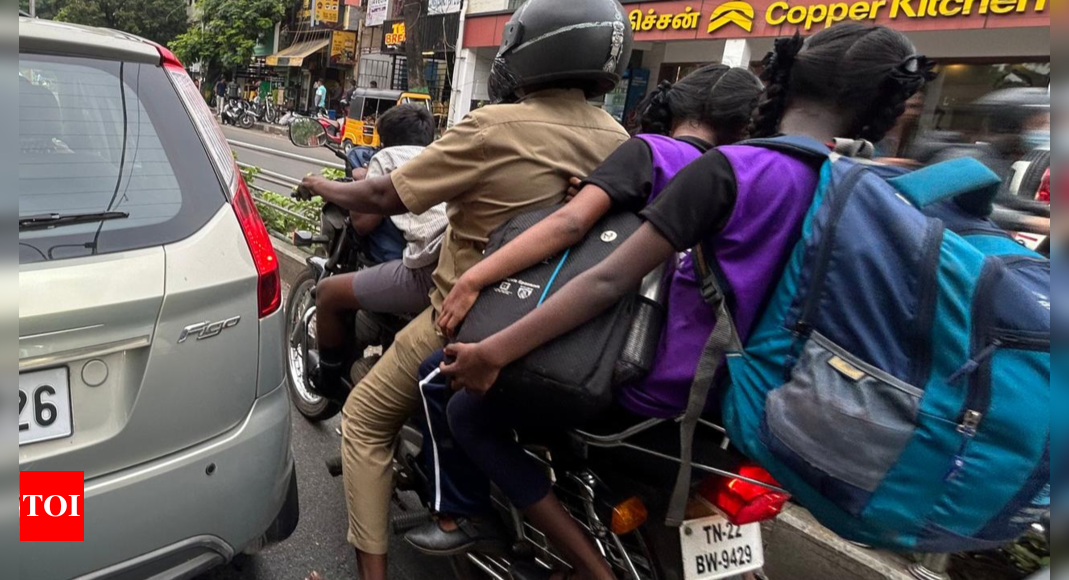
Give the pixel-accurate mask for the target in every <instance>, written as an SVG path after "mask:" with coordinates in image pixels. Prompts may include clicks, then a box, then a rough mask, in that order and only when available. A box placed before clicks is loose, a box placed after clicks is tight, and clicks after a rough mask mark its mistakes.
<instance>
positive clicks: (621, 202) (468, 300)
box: [407, 65, 763, 580]
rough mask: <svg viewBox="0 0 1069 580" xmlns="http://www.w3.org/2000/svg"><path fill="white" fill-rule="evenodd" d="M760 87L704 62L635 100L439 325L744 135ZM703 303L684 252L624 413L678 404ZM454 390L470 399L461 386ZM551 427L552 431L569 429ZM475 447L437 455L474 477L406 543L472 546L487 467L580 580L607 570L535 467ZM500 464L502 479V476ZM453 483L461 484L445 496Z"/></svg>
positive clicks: (461, 434) (486, 515)
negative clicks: (626, 120)
mask: <svg viewBox="0 0 1069 580" xmlns="http://www.w3.org/2000/svg"><path fill="white" fill-rule="evenodd" d="M762 90H763V86H762V84H761V81H760V80H759V79H758V78H757V77H756V76H755V75H754V74H753V73H751V72H750V71H748V70H746V69H740V68H729V67H727V66H724V65H710V66H706V67H703V68H701V69H699V70H697V71H695V72H694V73H692V74H690V75H688V76H687V77H686V78H684V79H683V80H681V81H680V82H678V83H676V84H675V85H673V84H671V83H667V82H666V83H662V84H661V86H659V87H658V88H657V89H656V91H655V92H654V93H653V94H652V95H651V96H650V97H649V98H648V99H647V100H646V101H645V102H644V103H643V104H642V105H641V106H640V110H641V111H642V115H641V133H640V134H639V135H638V136H637V137H635V138H633V139H631V140H630V141H628V142H626V143H624V144H623V145H622V146H621V147H620V148H619V149H617V151H616V152H615V153H613V155H612V156H610V157H609V159H608V160H606V161H605V162H604V163H603V164H602V165H601V166H600V167H599V168H598V169H597V170H595V171H594V172H593V174H591V175H590V176H589V177H587V178H586V180H584V181H582V182H581V183H580V184H578V185H577V187H578V188H579V191H578V193H577V194H576V196H575V198H574V199H573V200H572V201H571V202H569V203H568V204H567V205H565V206H564V207H562V208H561V209H560V210H558V211H557V212H556V213H554V214H553V215H551V216H550V217H548V218H546V219H545V220H543V221H542V222H540V223H539V224H537V225H535V226H534V227H532V228H531V229H529V230H527V231H526V232H524V233H523V235H521V236H520V237H518V238H517V239H516V240H514V241H512V242H511V243H509V244H508V245H506V246H504V247H503V248H501V249H500V250H498V251H496V252H494V253H493V254H491V255H490V256H488V257H487V258H485V259H484V260H483V261H482V262H480V263H479V264H478V265H476V266H475V267H473V268H472V269H471V270H469V271H468V272H467V273H465V274H464V275H463V276H462V277H461V278H460V280H459V282H458V283H457V285H456V286H455V287H454V288H453V290H452V292H450V294H449V296H448V297H447V298H446V300H445V304H444V306H443V308H442V314H441V316H440V317H439V318H438V324H439V326H440V328H441V329H442V331H443V332H444V333H445V334H446V335H447V336H450V337H451V336H453V333H454V332H455V330H456V328H457V327H458V326H459V325H460V323H461V322H462V321H463V319H464V318H465V317H466V316H467V314H468V312H469V310H470V309H471V307H472V305H473V304H474V303H475V301H476V299H477V298H478V296H479V293H480V292H481V291H482V290H483V288H485V287H487V286H490V285H492V284H496V283H498V282H500V281H501V280H504V279H506V278H508V277H509V276H512V275H515V274H516V273H518V272H521V271H523V270H526V269H527V268H529V267H531V266H534V265H536V264H538V263H541V262H542V261H544V260H545V259H546V257H547V256H552V255H554V254H557V253H559V252H561V251H563V250H565V249H567V248H569V247H571V246H573V245H575V244H576V243H578V242H580V241H581V240H582V239H583V238H584V237H585V236H586V234H587V232H588V231H589V230H590V229H592V228H593V227H594V225H595V224H596V223H597V222H598V221H600V220H601V218H602V217H604V216H605V215H606V214H607V213H609V212H610V211H629V212H639V211H641V210H642V209H643V208H645V207H646V206H647V205H648V204H649V203H650V202H651V201H652V200H653V199H655V198H656V197H657V196H658V194H660V192H661V190H663V189H664V187H665V186H666V185H667V184H668V182H669V181H671V179H672V178H673V177H674V176H675V174H676V173H678V172H679V171H680V170H681V169H682V168H683V167H685V166H686V165H688V164H689V163H691V162H693V161H695V160H697V159H698V158H699V157H701V156H702V154H703V153H705V152H707V151H709V150H711V149H712V148H713V147H714V146H717V145H730V144H733V143H736V142H738V141H739V140H740V139H742V138H743V137H744V136H745V135H746V132H747V129H748V126H749V123H750V118H751V115H752V113H753V109H754V107H755V106H756V105H757V102H758V98H759V97H760V94H761V91H762ZM668 258H669V256H665V258H664V260H662V263H664V262H667V261H668ZM707 311H708V308H707V307H705V304H704V302H703V301H702V298H701V293H700V286H699V283H698V281H697V280H696V276H695V274H694V271H693V265H692V264H690V263H689V258H688V259H687V261H686V263H685V264H682V265H681V266H680V267H679V268H677V269H676V271H675V272H674V275H673V278H672V279H671V280H670V288H669V297H668V320H669V325H671V326H672V327H673V329H672V331H670V332H668V333H666V335H665V340H664V341H663V343H662V345H661V351H660V355H661V356H659V357H658V361H657V364H656V366H655V369H654V370H653V372H652V373H651V374H650V376H649V377H648V378H647V379H646V380H645V381H644V382H643V383H642V384H639V385H634V386H633V387H631V388H629V389H627V390H626V391H625V392H624V393H621V396H620V397H619V402H620V404H621V406H622V407H623V408H624V409H625V410H626V411H625V412H627V413H632V414H638V415H641V416H644V417H659V418H660V417H670V416H673V415H675V414H677V413H678V412H679V410H680V409H682V408H684V407H685V405H686V389H687V387H688V386H689V384H690V380H691V379H690V377H689V376H687V375H688V374H692V373H693V371H694V369H695V368H696V366H697V361H698V358H699V356H700V354H701V348H702V345H703V344H704V342H705V339H706V338H707V337H708V335H709V333H710V332H711V331H712V328H713V319H712V318H713V317H712V316H711V313H709V312H707ZM676 330H678V331H676ZM432 358H434V357H432ZM681 360H682V366H681V363H680V361H681ZM441 361H442V356H441V355H439V356H438V357H437V358H436V359H434V362H433V363H432V364H429V365H424V367H425V369H429V370H433V369H435V368H437V366H438V364H439V363H440V362H441ZM688 366H689V369H688V368H687V367H688ZM428 373H429V371H428V372H425V373H421V374H423V375H425V374H428ZM443 379H444V377H443ZM421 391H422V394H423V396H424V398H425V403H426V404H427V408H428V414H430V415H434V414H438V415H443V414H444V409H445V405H444V400H446V399H448V395H449V394H451V391H450V390H449V389H448V388H446V386H445V385H444V384H442V381H439V382H438V383H435V382H433V381H432V382H430V383H426V382H425V383H424V385H423V387H422V389H421ZM460 397H461V398H462V399H463V398H465V396H464V395H460ZM472 402H475V401H474V400H473V401H472ZM435 408H437V409H440V411H439V412H438V413H435V412H434V411H432V410H431V409H435ZM498 416H499V417H500V418H502V419H503V420H504V421H509V420H510V419H509V418H510V414H509V413H501V414H498ZM432 421H434V419H433V418H432ZM444 421H445V420H444V417H442V422H443V423H444ZM503 424H504V423H503ZM453 425H456V426H457V427H458V431H457V432H454V434H453V435H454V436H455V437H456V438H457V439H458V440H462V441H470V440H472V439H478V438H479V437H481V435H480V434H481V433H482V432H483V429H481V428H475V429H472V428H470V427H473V426H475V424H474V423H467V422H463V423H453ZM447 427H448V426H447V425H444V424H442V425H434V426H433V429H432V430H431V431H432V433H433V434H434V435H435V436H437V438H439V439H440V438H441V437H442V436H443V435H444V434H445V433H444V432H445V431H447V430H448V429H447ZM550 427H551V428H552V429H558V428H562V427H564V426H563V425H551V426H550ZM449 447H450V446H449V445H446V444H444V443H439V444H438V451H439V452H442V453H446V452H447V451H443V450H446V449H448V448H449ZM470 455H472V456H475V457H477V458H476V459H475V463H476V464H477V466H473V467H471V468H468V467H467V465H468V464H467V462H466V461H465V459H466V458H463V457H461V458H457V459H453V458H449V459H448V460H445V461H439V462H438V463H439V464H440V465H441V468H440V469H439V471H442V473H443V475H444V479H446V480H450V481H456V480H460V479H469V480H470V479H471V476H472V475H473V474H474V476H475V479H476V480H474V481H467V482H465V483H464V484H462V485H455V486H454V485H450V486H445V488H446V489H448V490H449V491H450V493H443V496H445V495H448V496H453V497H442V498H439V499H440V501H439V502H438V503H440V504H441V505H442V506H443V508H442V509H443V510H444V511H446V512H449V515H450V516H452V517H451V518H442V520H441V521H439V522H438V523H434V524H430V525H428V526H427V527H425V528H422V529H420V530H416V531H415V532H413V533H411V534H409V535H408V538H407V539H408V541H409V543H410V544H412V545H413V546H415V547H416V548H417V549H421V550H422V551H424V552H427V553H431V554H443V553H450V552H455V551H458V550H462V549H464V548H466V547H469V546H470V545H472V544H473V543H477V542H478V541H479V537H480V535H481V532H480V531H479V528H480V525H481V526H482V527H483V528H485V523H484V522H485V520H487V519H490V518H492V506H491V504H490V495H489V483H488V482H487V481H486V477H485V475H482V474H481V473H480V472H485V474H486V475H489V476H491V478H492V479H494V480H495V483H497V484H498V486H499V487H501V488H502V489H504V490H505V492H506V493H507V494H508V495H509V497H510V499H511V500H512V501H513V503H514V504H515V505H516V506H517V507H519V508H520V509H525V510H526V509H528V508H531V507H534V508H535V509H536V510H537V511H538V512H539V513H549V514H552V515H553V516H555V517H551V518H549V520H550V521H549V522H548V525H547V526H545V528H546V529H545V531H547V532H549V535H550V536H551V538H552V539H553V540H554V544H555V545H558V546H574V547H576V552H575V553H574V561H573V565H574V566H575V568H576V569H577V570H580V571H581V572H579V574H578V575H577V578H589V579H592V580H609V579H610V578H611V577H612V576H611V572H610V571H609V567H608V564H607V563H606V562H605V560H604V559H603V558H602V557H601V556H600V555H599V554H598V553H597V552H596V551H595V550H594V548H593V546H592V545H589V542H588V541H585V540H583V534H582V532H581V530H580V529H579V527H578V526H577V525H576V524H575V522H574V521H571V519H570V518H568V517H567V516H566V515H563V513H564V512H563V511H562V510H559V509H551V508H555V507H557V506H558V505H559V504H557V503H556V499H555V498H553V497H552V496H551V494H550V482H549V480H548V479H547V478H546V476H545V474H544V472H543V471H542V470H540V469H539V468H538V466H531V465H530V464H527V463H526V462H523V463H520V464H519V466H518V467H516V468H515V469H513V468H512V467H505V471H504V472H502V471H500V470H495V471H492V470H490V469H488V467H487V464H490V465H493V464H494V463H495V462H496V457H497V455H498V454H497V453H496V452H495V451H493V450H475V449H470ZM514 465H515V464H514ZM479 467H482V468H483V469H481V470H480V469H479ZM501 473H505V474H507V476H506V477H504V478H502V477H498V475H499V474H501ZM480 480H481V481H480ZM453 490H458V491H459V493H451V492H452V491H453ZM444 491H445V490H443V492H444ZM461 495H463V496H470V497H460V496H461ZM460 516H464V517H466V518H468V519H467V520H466V521H465V520H460V521H459V522H458V521H457V520H456V519H455V518H459V517H460ZM561 516H563V517H561ZM480 517H482V519H481V520H480V519H479V518H480ZM543 521H544V520H543ZM473 522H474V524H473ZM458 523H459V525H458ZM535 523H539V522H537V521H536V522H535ZM579 547H582V549H578V548H579Z"/></svg>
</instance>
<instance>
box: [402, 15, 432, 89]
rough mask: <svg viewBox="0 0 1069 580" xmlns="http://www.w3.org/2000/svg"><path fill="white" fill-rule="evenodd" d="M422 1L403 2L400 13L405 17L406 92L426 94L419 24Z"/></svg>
mask: <svg viewBox="0 0 1069 580" xmlns="http://www.w3.org/2000/svg"><path fill="white" fill-rule="evenodd" d="M423 4H424V1H423V0H404V4H403V5H402V6H403V8H402V13H403V14H404V16H405V58H406V60H407V61H408V90H410V91H413V92H427V79H426V75H425V74H424V72H423V43H422V42H421V40H422V36H421V35H420V24H421V23H422V18H421V17H422V15H423Z"/></svg>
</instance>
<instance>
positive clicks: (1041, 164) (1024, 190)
mask: <svg viewBox="0 0 1069 580" xmlns="http://www.w3.org/2000/svg"><path fill="white" fill-rule="evenodd" d="M1025 161H1030V162H1031V163H1030V164H1029V166H1028V170H1027V171H1026V172H1025V174H1024V179H1022V180H1021V188H1020V189H1019V190H1018V191H1017V195H1018V197H1022V198H1025V199H1030V200H1035V199H1036V194H1038V193H1039V187H1040V186H1041V185H1043V176H1044V175H1046V173H1047V170H1048V169H1050V151H1033V152H1032V153H1030V154H1029V155H1028V157H1026V158H1025Z"/></svg>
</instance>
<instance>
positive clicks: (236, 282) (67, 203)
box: [3, 18, 298, 580]
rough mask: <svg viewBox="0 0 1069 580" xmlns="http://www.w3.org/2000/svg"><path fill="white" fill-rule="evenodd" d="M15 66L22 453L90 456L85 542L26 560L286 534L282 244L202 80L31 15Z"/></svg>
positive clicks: (69, 461)
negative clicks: (264, 218)
mask: <svg viewBox="0 0 1069 580" xmlns="http://www.w3.org/2000/svg"><path fill="white" fill-rule="evenodd" d="M18 66H19V101H18V103H19V148H20V149H19V158H18V164H19V182H18V200H19V356H18V360H19V377H18V379H19V406H20V409H19V422H18V425H19V445H18V462H19V468H20V471H23V472H25V471H74V472H84V480H85V500H84V517H85V541H84V542H81V543H22V544H19V546H18V548H17V550H18V552H19V560H18V574H17V575H15V577H17V578H21V579H22V580H70V579H90V578H91V579H106V578H130V579H140V578H167V579H178V578H192V577H194V576H196V575H198V574H200V573H202V572H204V571H205V570H207V569H209V568H212V567H214V566H217V565H220V564H224V563H227V562H229V561H230V560H231V559H232V558H233V557H234V556H236V555H238V554H240V553H242V552H252V551H255V550H258V549H259V548H261V547H262V546H263V545H265V543H268V542H273V541H278V540H282V539H284V538H286V537H288V536H289V535H290V534H291V533H292V532H293V530H294V528H295V527H296V525H297V517H298V506H297V484H296V477H295V473H294V462H293V456H292V454H291V451H290V402H289V398H288V395H287V389H286V388H284V387H285V381H286V380H287V379H286V371H285V368H284V355H283V342H284V340H283V317H282V313H281V311H280V306H281V302H282V287H281V281H280V277H279V267H278V260H277V258H276V256H275V253H274V250H273V248H272V246H271V241H270V238H269V237H268V234H267V230H266V229H265V228H264V225H263V223H262V222H261V221H260V218H259V216H258V215H257V213H256V210H255V208H254V207H253V204H252V199H251V197H250V196H249V192H248V190H247V189H246V187H245V185H244V183H243V182H242V180H241V179H240V176H239V174H238V172H237V170H236V168H235V165H234V159H233V157H232V155H231V152H230V149H229V147H228V146H227V143H226V140H225V138H224V137H223V136H222V134H221V132H220V130H219V128H218V126H217V125H216V124H215V121H214V119H213V117H212V115H211V112H210V111H209V110H208V108H207V106H206V105H205V103H204V100H203V98H202V97H201V96H200V94H199V91H198V89H197V87H196V86H195V85H194V83H193V81H192V80H191V79H190V77H189V76H188V75H187V74H186V71H185V70H183V68H182V65H181V64H180V63H179V62H178V61H177V59H175V58H174V56H173V55H172V54H170V52H168V51H167V50H166V49H163V48H162V47H159V46H157V45H154V44H152V43H149V42H147V41H144V40H141V39H138V38H134V37H131V36H128V35H124V34H121V33H118V32H113V31H106V30H97V29H91V28H84V27H77V26H72V25H67V24H59V23H52V22H46V21H40V20H30V19H26V18H21V19H20V20H19V63H18ZM12 571H13V570H11V569H6V570H4V571H3V572H4V576H5V577H10V576H8V575H7V574H8V573H10V572H12Z"/></svg>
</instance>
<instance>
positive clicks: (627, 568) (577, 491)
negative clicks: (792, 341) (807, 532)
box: [328, 420, 790, 580]
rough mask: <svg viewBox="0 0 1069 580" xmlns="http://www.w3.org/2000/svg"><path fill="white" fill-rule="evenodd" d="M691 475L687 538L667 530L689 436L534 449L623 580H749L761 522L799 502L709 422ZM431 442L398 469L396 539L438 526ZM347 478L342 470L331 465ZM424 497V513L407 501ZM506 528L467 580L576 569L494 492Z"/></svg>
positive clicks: (475, 557)
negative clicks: (425, 453)
mask: <svg viewBox="0 0 1069 580" xmlns="http://www.w3.org/2000/svg"><path fill="white" fill-rule="evenodd" d="M696 443H697V445H696V446H695V449H696V455H695V458H694V461H693V464H692V465H693V469H694V472H695V473H696V474H699V475H698V477H697V479H696V480H695V484H696V485H695V486H694V488H693V489H695V490H697V491H696V492H695V493H694V494H693V496H692V497H691V499H690V502H689V506H688V509H687V513H686V519H687V521H686V522H685V523H684V524H683V526H682V527H679V528H676V527H670V526H668V525H666V524H665V519H666V514H667V510H668V496H669V495H670V493H671V491H670V490H672V489H673V488H674V486H675V476H676V474H677V472H678V469H679V465H680V460H679V459H677V458H676V456H677V455H678V445H679V427H678V424H677V423H675V422H674V421H670V420H669V421H660V420H650V421H646V422H644V423H642V424H639V425H634V426H631V427H629V428H626V429H619V428H618V429H611V428H603V429H600V430H590V431H574V432H572V433H570V434H569V435H568V437H567V438H566V441H565V442H563V443H557V444H554V445H545V444H537V445H536V444H533V443H531V444H528V445H527V450H528V453H529V454H531V456H532V457H534V458H536V459H537V460H538V461H540V462H541V463H542V464H543V465H544V466H545V469H546V471H547V473H548V474H549V475H550V479H551V481H553V482H554V484H553V486H554V491H555V493H556V495H557V497H559V498H560V499H561V502H562V503H563V504H564V506H565V508H566V509H567V510H568V512H569V513H570V514H571V515H572V517H574V518H575V520H576V521H577V522H579V523H580V525H581V526H582V527H583V529H584V530H585V531H586V532H587V533H588V534H589V537H590V538H591V540H593V542H594V543H595V545H596V547H597V548H598V550H599V551H600V552H601V553H602V554H603V555H604V556H605V557H606V559H607V560H608V562H609V563H610V565H611V566H612V568H613V572H614V574H615V575H616V577H617V578H620V579H622V580H684V579H686V578H702V579H717V580H751V579H753V578H755V576H753V574H756V573H759V571H760V570H761V568H763V566H764V547H763V542H762V531H761V522H764V521H770V520H773V519H775V518H776V517H777V516H778V515H779V513H780V512H781V510H782V509H783V508H784V507H785V505H786V503H787V502H788V500H789V499H790V496H789V495H788V494H787V493H786V492H784V491H783V490H781V489H779V488H778V487H777V486H776V485H775V484H774V483H772V482H773V480H772V478H771V476H769V475H768V473H767V472H765V471H764V470H761V469H759V468H757V467H755V466H753V465H752V464H750V463H749V462H747V461H746V460H745V459H744V458H743V457H742V456H741V455H740V454H738V453H737V452H735V451H734V450H732V448H731V445H730V441H729V440H728V438H727V434H726V433H725V432H724V430H723V429H722V428H720V427H719V426H716V425H714V424H712V423H708V422H703V424H702V429H699V438H698V440H697V441H696ZM422 447H423V435H422V434H421V431H420V430H419V429H418V428H417V427H416V426H415V425H412V424H410V425H408V426H406V427H405V428H404V429H403V431H402V434H401V437H400V441H399V443H398V445H397V450H396V453H395V458H394V471H395V474H396V481H397V489H398V490H399V491H398V493H396V494H395V496H394V504H395V505H394V507H395V509H394V510H393V513H394V516H393V517H392V520H391V525H392V528H393V532H394V533H395V534H404V533H406V532H408V531H410V530H412V529H415V528H416V527H419V526H421V525H424V524H426V523H428V522H430V521H432V509H433V503H431V502H432V501H433V493H431V491H430V490H431V489H433V486H434V485H435V481H434V478H433V476H432V475H431V473H429V471H430V466H429V465H427V464H425V462H424V461H425V460H424V458H423V457H421V455H420V453H421V449H422ZM328 467H331V471H332V473H333V474H334V475H340V464H336V465H330V464H328ZM411 493H415V494H416V495H417V496H418V497H419V498H420V500H421V502H420V505H419V506H418V507H415V508H414V507H412V502H411V501H409V500H408V499H407V498H406V494H407V495H410V494H411ZM493 501H494V505H495V507H496V509H497V511H498V515H499V516H500V518H501V520H502V521H503V522H505V524H506V527H507V528H508V535H507V536H506V537H503V538H501V540H500V542H498V544H497V546H496V547H486V546H482V545H481V546H480V548H478V549H476V550H473V551H470V552H468V553H464V554H460V555H456V556H453V557H451V564H452V567H453V570H454V572H455V573H456V575H457V578H458V579H459V580H476V579H490V580H507V579H508V578H509V572H508V571H509V568H510V567H511V565H512V563H513V562H515V561H518V560H524V561H529V562H530V561H533V562H535V563H538V564H540V565H542V566H544V567H546V568H550V567H556V568H559V569H566V565H565V561H564V559H563V557H562V556H561V555H560V553H559V551H558V550H557V549H556V548H555V547H553V546H552V545H550V544H549V543H548V542H547V540H546V538H545V536H544V535H543V534H541V533H540V532H539V531H538V530H536V529H535V528H534V527H533V526H531V525H530V524H529V523H528V522H527V521H526V520H525V519H524V516H523V514H522V513H521V512H520V510H518V509H517V508H515V507H514V506H512V505H511V504H510V503H509V501H508V499H507V498H505V497H504V496H503V495H502V494H500V493H497V492H496V491H495V494H494V497H493Z"/></svg>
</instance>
